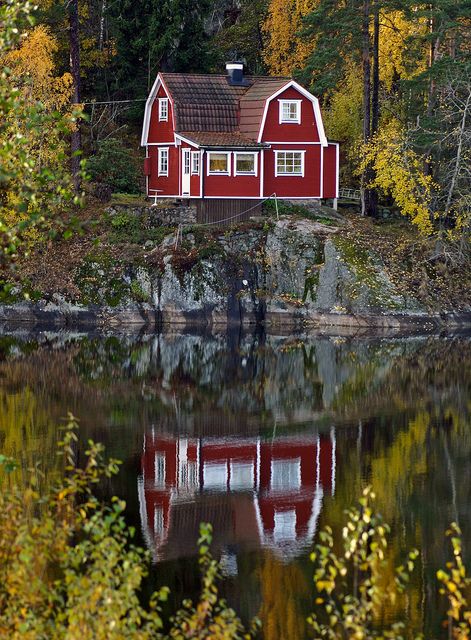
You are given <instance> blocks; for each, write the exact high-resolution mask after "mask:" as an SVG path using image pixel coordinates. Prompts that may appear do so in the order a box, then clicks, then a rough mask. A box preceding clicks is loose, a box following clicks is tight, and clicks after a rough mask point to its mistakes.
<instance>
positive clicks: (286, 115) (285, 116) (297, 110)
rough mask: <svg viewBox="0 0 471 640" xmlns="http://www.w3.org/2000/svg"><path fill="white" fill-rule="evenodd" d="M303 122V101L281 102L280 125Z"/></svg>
mask: <svg viewBox="0 0 471 640" xmlns="http://www.w3.org/2000/svg"><path fill="white" fill-rule="evenodd" d="M286 122H292V123H295V124H300V122H301V100H280V124H281V123H286Z"/></svg>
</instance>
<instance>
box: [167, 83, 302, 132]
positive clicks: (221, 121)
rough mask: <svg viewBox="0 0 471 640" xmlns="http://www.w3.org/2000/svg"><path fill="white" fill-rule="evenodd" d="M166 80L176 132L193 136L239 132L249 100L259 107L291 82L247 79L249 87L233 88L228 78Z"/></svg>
mask: <svg viewBox="0 0 471 640" xmlns="http://www.w3.org/2000/svg"><path fill="white" fill-rule="evenodd" d="M162 78H163V81H164V83H165V85H166V86H167V88H168V90H169V91H170V94H171V96H172V98H173V101H174V106H175V130H176V131H177V132H183V131H192V132H193V133H196V132H219V133H222V132H226V133H234V132H237V131H239V126H240V119H239V116H240V111H241V107H242V102H243V101H244V103H245V99H247V96H249V94H250V96H249V97H248V100H249V101H250V102H251V101H252V100H254V101H255V102H257V101H258V103H259V102H260V101H264V100H265V98H266V97H268V96H269V95H271V94H272V93H274V92H275V91H277V90H278V89H279V88H280V87H281V86H283V84H285V83H286V82H288V80H289V78H270V77H257V76H247V77H246V78H245V80H246V86H237V85H231V84H229V82H228V79H227V76H226V75H209V74H185V73H162ZM263 96H265V98H264V97H263ZM251 104H252V102H251ZM252 137H253V136H252Z"/></svg>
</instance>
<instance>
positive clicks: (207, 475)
mask: <svg viewBox="0 0 471 640" xmlns="http://www.w3.org/2000/svg"><path fill="white" fill-rule="evenodd" d="M203 482H204V488H205V489H221V490H224V491H225V490H226V489H227V464H226V463H225V462H223V463H221V464H218V463H215V464H214V463H212V464H208V463H207V462H205V463H204V467H203Z"/></svg>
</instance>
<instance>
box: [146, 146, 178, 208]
mask: <svg viewBox="0 0 471 640" xmlns="http://www.w3.org/2000/svg"><path fill="white" fill-rule="evenodd" d="M147 150H148V155H149V158H150V171H151V173H150V176H149V195H154V194H153V191H152V190H153V189H159V193H158V194H157V195H158V196H177V195H178V194H179V193H180V192H179V180H178V172H179V167H178V153H179V149H178V147H172V146H170V145H169V148H168V177H165V176H158V175H157V170H158V165H157V161H158V151H157V150H158V147H156V146H151V147H147Z"/></svg>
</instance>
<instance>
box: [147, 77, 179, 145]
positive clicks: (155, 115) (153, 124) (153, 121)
mask: <svg viewBox="0 0 471 640" xmlns="http://www.w3.org/2000/svg"><path fill="white" fill-rule="evenodd" d="M166 97H167V94H166V93H165V91H164V88H163V87H160V88H159V90H158V92H157V96H156V98H155V100H154V104H153V105H152V111H151V116H150V123H149V136H148V138H147V142H171V143H172V144H173V142H174V139H173V118H172V103H171V102H170V100H169V101H168V120H167V122H165V121H162V122H159V100H158V99H159V98H166Z"/></svg>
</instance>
